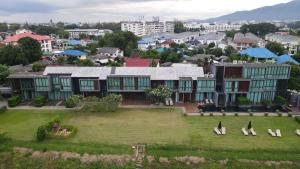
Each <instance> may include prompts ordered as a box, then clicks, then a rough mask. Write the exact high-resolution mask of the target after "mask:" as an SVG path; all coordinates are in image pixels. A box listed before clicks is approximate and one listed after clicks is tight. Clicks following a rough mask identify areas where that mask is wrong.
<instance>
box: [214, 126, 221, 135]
mask: <svg viewBox="0 0 300 169" xmlns="http://www.w3.org/2000/svg"><path fill="white" fill-rule="evenodd" d="M214 131H215V133H216V134H217V135H221V132H220V130H219V129H218V127H215V128H214Z"/></svg>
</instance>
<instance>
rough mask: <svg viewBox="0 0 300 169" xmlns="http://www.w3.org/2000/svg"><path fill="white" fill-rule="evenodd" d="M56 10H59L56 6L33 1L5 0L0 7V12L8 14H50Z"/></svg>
mask: <svg viewBox="0 0 300 169" xmlns="http://www.w3.org/2000/svg"><path fill="white" fill-rule="evenodd" d="M57 9H59V8H58V7H57V6H54V5H50V4H45V3H40V2H34V1H12V0H7V1H4V2H1V5H0V11H2V12H5V13H10V14H14V13H40V12H52V11H55V10H57Z"/></svg>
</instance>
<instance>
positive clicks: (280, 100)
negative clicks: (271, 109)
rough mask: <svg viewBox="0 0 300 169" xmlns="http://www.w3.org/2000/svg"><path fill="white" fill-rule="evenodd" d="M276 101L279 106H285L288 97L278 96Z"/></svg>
mask: <svg viewBox="0 0 300 169" xmlns="http://www.w3.org/2000/svg"><path fill="white" fill-rule="evenodd" d="M275 103H276V104H278V105H279V106H283V105H285V104H286V103H287V100H286V98H284V97H282V96H276V97H275Z"/></svg>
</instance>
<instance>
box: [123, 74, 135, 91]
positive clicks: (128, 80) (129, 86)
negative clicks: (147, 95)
mask: <svg viewBox="0 0 300 169" xmlns="http://www.w3.org/2000/svg"><path fill="white" fill-rule="evenodd" d="M123 89H124V90H135V85H134V77H124V78H123Z"/></svg>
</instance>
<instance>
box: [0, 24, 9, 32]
mask: <svg viewBox="0 0 300 169" xmlns="http://www.w3.org/2000/svg"><path fill="white" fill-rule="evenodd" d="M7 30H8V26H7V23H0V32H7Z"/></svg>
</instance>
